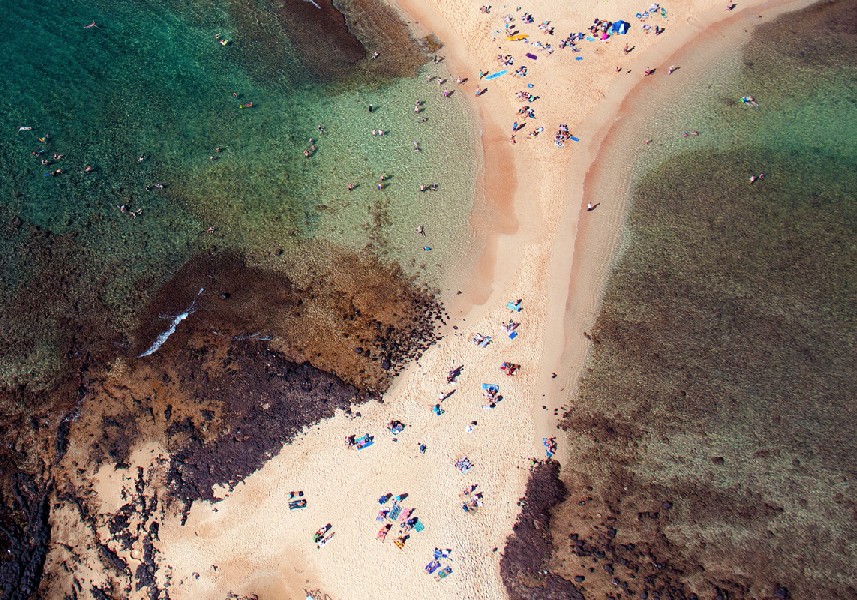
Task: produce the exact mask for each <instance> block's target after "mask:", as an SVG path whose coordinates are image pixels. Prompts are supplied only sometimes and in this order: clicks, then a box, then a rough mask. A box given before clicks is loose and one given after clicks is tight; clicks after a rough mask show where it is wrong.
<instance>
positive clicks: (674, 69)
mask: <svg viewBox="0 0 857 600" xmlns="http://www.w3.org/2000/svg"><path fill="white" fill-rule="evenodd" d="M676 71H678V67H677V66H675V65H671V66H670V68H669V69H667V75H672V74H673V73H675V72H676Z"/></svg>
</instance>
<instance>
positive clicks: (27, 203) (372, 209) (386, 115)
mask: <svg viewBox="0 0 857 600" xmlns="http://www.w3.org/2000/svg"><path fill="white" fill-rule="evenodd" d="M276 8H277V7H276V5H274V4H273V3H271V4H269V3H267V2H264V1H260V2H254V3H243V2H242V3H239V2H228V1H226V2H217V3H210V2H194V1H163V0H162V1H158V2H130V1H118V2H86V3H83V2H76V1H71V2H60V1H58V0H51V1H49V2H45V3H40V4H32V3H16V2H11V1H6V0H2V2H0V10H2V11H3V14H4V18H5V19H6V22H7V23H10V24H14V26H10V27H7V28H6V32H5V37H4V39H3V41H2V50H3V51H2V52H0V69H2V72H3V73H4V82H5V84H6V93H5V94H4V95H3V98H2V99H0V124H2V127H0V159H2V161H0V162H2V167H0V168H2V177H0V221H2V222H5V223H9V224H10V229H9V231H10V234H9V235H8V236H5V237H4V239H3V241H2V242H0V250H2V259H0V261H2V263H0V266H2V271H3V276H4V282H3V285H2V291H0V302H2V310H0V329H2V330H3V334H2V337H0V345H2V350H3V352H2V355H3V358H2V359H0V379H2V380H3V382H4V383H6V384H15V383H27V384H29V385H37V382H38V381H40V380H47V379H49V377H47V375H45V374H46V373H48V372H50V371H52V370H53V369H55V367H56V365H57V364H59V363H60V362H61V358H60V356H59V353H61V351H60V350H58V348H59V347H60V346H62V345H63V343H64V342H63V340H66V342H67V340H68V338H69V336H71V337H80V338H82V339H85V338H86V333H84V332H85V331H86V330H88V329H95V328H99V329H102V330H109V331H110V332H111V334H110V335H112V336H119V338H123V337H124V338H127V337H128V336H129V335H130V331H131V330H132V329H133V322H134V318H135V315H136V314H138V312H139V309H140V307H141V306H142V305H143V304H144V303H145V302H146V300H147V299H148V298H149V297H150V296H151V294H152V293H153V292H154V290H155V289H157V287H158V286H159V285H161V284H162V283H163V282H164V281H166V280H167V279H168V278H169V277H170V276H171V275H172V274H173V273H175V272H176V271H177V270H178V268H179V267H180V266H181V265H182V264H183V263H184V262H185V261H186V260H187V259H188V258H189V257H190V256H192V255H194V254H196V253H198V252H203V251H206V250H209V249H217V250H224V249H232V250H237V251H239V252H241V253H243V254H244V255H245V256H247V259H248V262H250V263H254V262H261V263H265V264H266V265H268V266H272V264H271V261H270V259H269V257H270V256H271V255H275V252H279V253H280V254H282V253H283V252H286V253H287V254H288V255H290V256H291V258H292V263H294V262H295V257H299V256H300V253H301V252H305V251H306V250H305V249H304V248H305V246H306V245H307V244H309V243H312V244H313V248H314V249H315V250H313V251H314V252H317V251H318V248H319V245H321V247H324V246H325V245H329V246H330V247H335V248H344V249H347V250H350V251H361V252H362V251H367V250H366V248H367V245H368V246H370V250H369V251H371V252H374V253H376V254H378V255H379V256H381V257H382V258H384V259H386V260H395V261H398V262H400V263H401V264H402V265H403V267H405V269H406V270H407V271H408V272H410V273H412V274H414V275H418V276H420V277H421V278H422V279H423V280H425V281H428V282H434V283H436V282H437V281H439V280H440V278H441V277H442V274H443V271H444V268H445V267H446V266H447V265H449V264H452V263H454V262H455V261H456V260H457V259H458V257H459V256H460V255H461V252H462V249H463V247H464V245H465V243H466V236H467V220H466V216H467V214H468V211H469V207H470V202H471V198H472V195H473V188H472V185H473V184H472V181H473V178H472V175H473V172H474V170H475V158H474V156H475V153H474V152H473V150H474V147H473V144H472V142H471V141H470V139H471V136H470V130H469V128H470V123H469V117H468V113H467V111H466V110H464V105H463V102H464V101H463V98H461V97H460V95H454V96H453V98H451V99H443V98H442V97H441V96H440V90H439V89H438V86H437V85H436V84H427V83H426V80H425V77H424V75H426V74H428V73H435V72H438V69H437V68H429V67H425V68H424V70H423V72H422V73H420V74H419V75H418V76H416V77H411V78H398V79H395V78H394V79H390V78H386V79H382V78H380V77H372V76H371V74H369V75H366V74H365V73H366V72H367V71H366V70H365V69H363V71H361V72H362V73H364V74H363V75H361V76H360V77H357V76H354V77H351V78H346V79H345V80H338V81H324V80H321V79H319V78H318V77H317V76H315V75H313V73H314V72H317V71H313V70H312V69H311V68H309V67H311V66H312V65H309V64H307V59H306V58H305V57H300V56H299V55H298V53H297V51H296V49H295V48H294V46H293V44H292V43H291V41H290V36H289V31H288V30H286V29H285V28H284V26H283V25H282V24H281V22H280V21H278V19H277V16H276V14H275V9H276ZM93 21H94V22H95V23H96V24H97V26H96V27H91V28H85V27H84V26H85V25H87V24H89V23H91V22H93ZM217 36H220V37H221V38H226V39H228V40H230V43H229V44H228V45H225V46H223V45H221V44H220V43H218V37H217ZM235 94H237V95H235ZM416 100H423V101H424V102H425V104H424V112H423V113H420V114H419V115H416V114H415V113H414V112H413V106H414V103H415V101H416ZM249 102H252V103H253V107H252V108H247V109H241V108H239V106H240V105H241V104H245V103H249ZM369 104H373V105H374V108H375V110H374V111H373V112H372V113H370V112H369V110H368V105H369ZM423 118H426V119H427V122H422V119H423ZM318 125H323V127H324V128H325V131H324V132H323V133H320V132H319V131H318V129H317V126H318ZM22 126H26V127H32V128H33V129H32V130H31V131H18V129H19V127H22ZM375 128H380V129H384V130H386V132H387V135H385V136H384V137H383V138H380V137H373V136H372V135H371V130H372V129H375ZM311 137H312V138H315V141H314V145H315V146H316V150H315V152H314V153H313V155H312V156H311V157H310V158H305V157H304V154H303V151H304V149H307V148H309V146H310V142H309V139H310V138H311ZM39 138H43V140H44V141H39ZM413 141H418V142H419V145H420V147H421V149H422V151H421V152H415V151H414V150H413V147H412V143H413ZM217 147H220V148H221V151H220V152H219V153H218V152H215V148H217ZM33 152H41V153H42V154H41V155H40V156H34V155H33V154H32V153H33ZM54 153H59V154H62V155H64V156H63V158H61V159H60V160H56V161H54V160H52V159H51V156H52V155H53V154H54ZM141 156H142V157H144V160H142V161H140V160H138V159H139V157H141ZM211 157H214V158H215V160H212V159H211ZM42 159H48V160H51V161H52V164H50V165H42V164H41V160H42ZM451 165H455V168H454V169H452V168H448V167H450V166H451ZM86 166H91V167H92V171H91V172H90V173H85V172H84V169H85V167H86ZM57 168H60V169H62V173H61V174H58V175H56V176H49V175H46V174H48V173H49V172H50V171H53V170H54V169H57ZM439 173H443V175H442V176H441V175H439ZM382 174H386V175H389V176H390V177H389V179H388V182H387V186H386V188H385V189H384V190H383V191H378V190H377V189H376V188H375V186H376V184H377V183H378V181H379V178H380V176H381V175H382ZM349 182H353V183H355V184H357V187H356V188H355V190H354V191H353V192H348V191H347V189H346V185H347V183H349ZM435 182H436V183H439V184H440V187H439V190H438V191H437V192H427V193H420V192H419V191H418V188H419V185H420V184H421V183H435ZM156 183H160V184H163V188H157V187H155V184H156ZM122 206H124V207H125V212H122V211H120V208H119V207H122ZM132 211H133V212H136V211H140V212H139V213H138V214H136V215H135V216H132V215H131V212H132ZM420 224H425V225H426V231H427V233H428V235H427V237H426V238H420V239H418V238H417V236H416V235H415V234H414V228H415V227H416V226H417V225H420ZM210 227H211V228H213V233H207V232H208V229H209V228H210ZM427 245H428V246H430V247H431V248H432V250H431V251H425V250H423V247H424V246H427ZM72 329H79V330H80V331H81V333H79V334H70V333H69V331H70V330H72ZM108 337H110V336H108ZM120 341H121V340H120ZM117 343H118V342H117ZM121 344H125V345H127V343H126V342H121ZM121 344H120V345H121Z"/></svg>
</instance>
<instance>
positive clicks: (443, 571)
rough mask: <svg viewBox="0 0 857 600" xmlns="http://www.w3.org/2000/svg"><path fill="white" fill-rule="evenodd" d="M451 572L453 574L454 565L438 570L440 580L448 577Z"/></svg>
mask: <svg viewBox="0 0 857 600" xmlns="http://www.w3.org/2000/svg"><path fill="white" fill-rule="evenodd" d="M451 574H452V567H450V566H446V567H444V568H442V569H441V570H440V571H438V572H437V578H438V579H439V580H440V579H446V578H447V577H448V576H449V575H451Z"/></svg>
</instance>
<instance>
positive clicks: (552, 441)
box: [542, 437, 556, 458]
mask: <svg viewBox="0 0 857 600" xmlns="http://www.w3.org/2000/svg"><path fill="white" fill-rule="evenodd" d="M542 445H544V447H545V454H547V457H548V458H553V455H554V454H556V438H555V437H552V438H542Z"/></svg>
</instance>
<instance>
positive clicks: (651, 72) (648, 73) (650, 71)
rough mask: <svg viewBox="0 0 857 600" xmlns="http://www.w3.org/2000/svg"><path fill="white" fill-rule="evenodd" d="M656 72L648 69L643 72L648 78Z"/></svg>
mask: <svg viewBox="0 0 857 600" xmlns="http://www.w3.org/2000/svg"><path fill="white" fill-rule="evenodd" d="M654 72H655V70H654V69H646V70H645V71H643V76H644V77H648V76H649V75H651V74H653V73H654Z"/></svg>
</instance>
